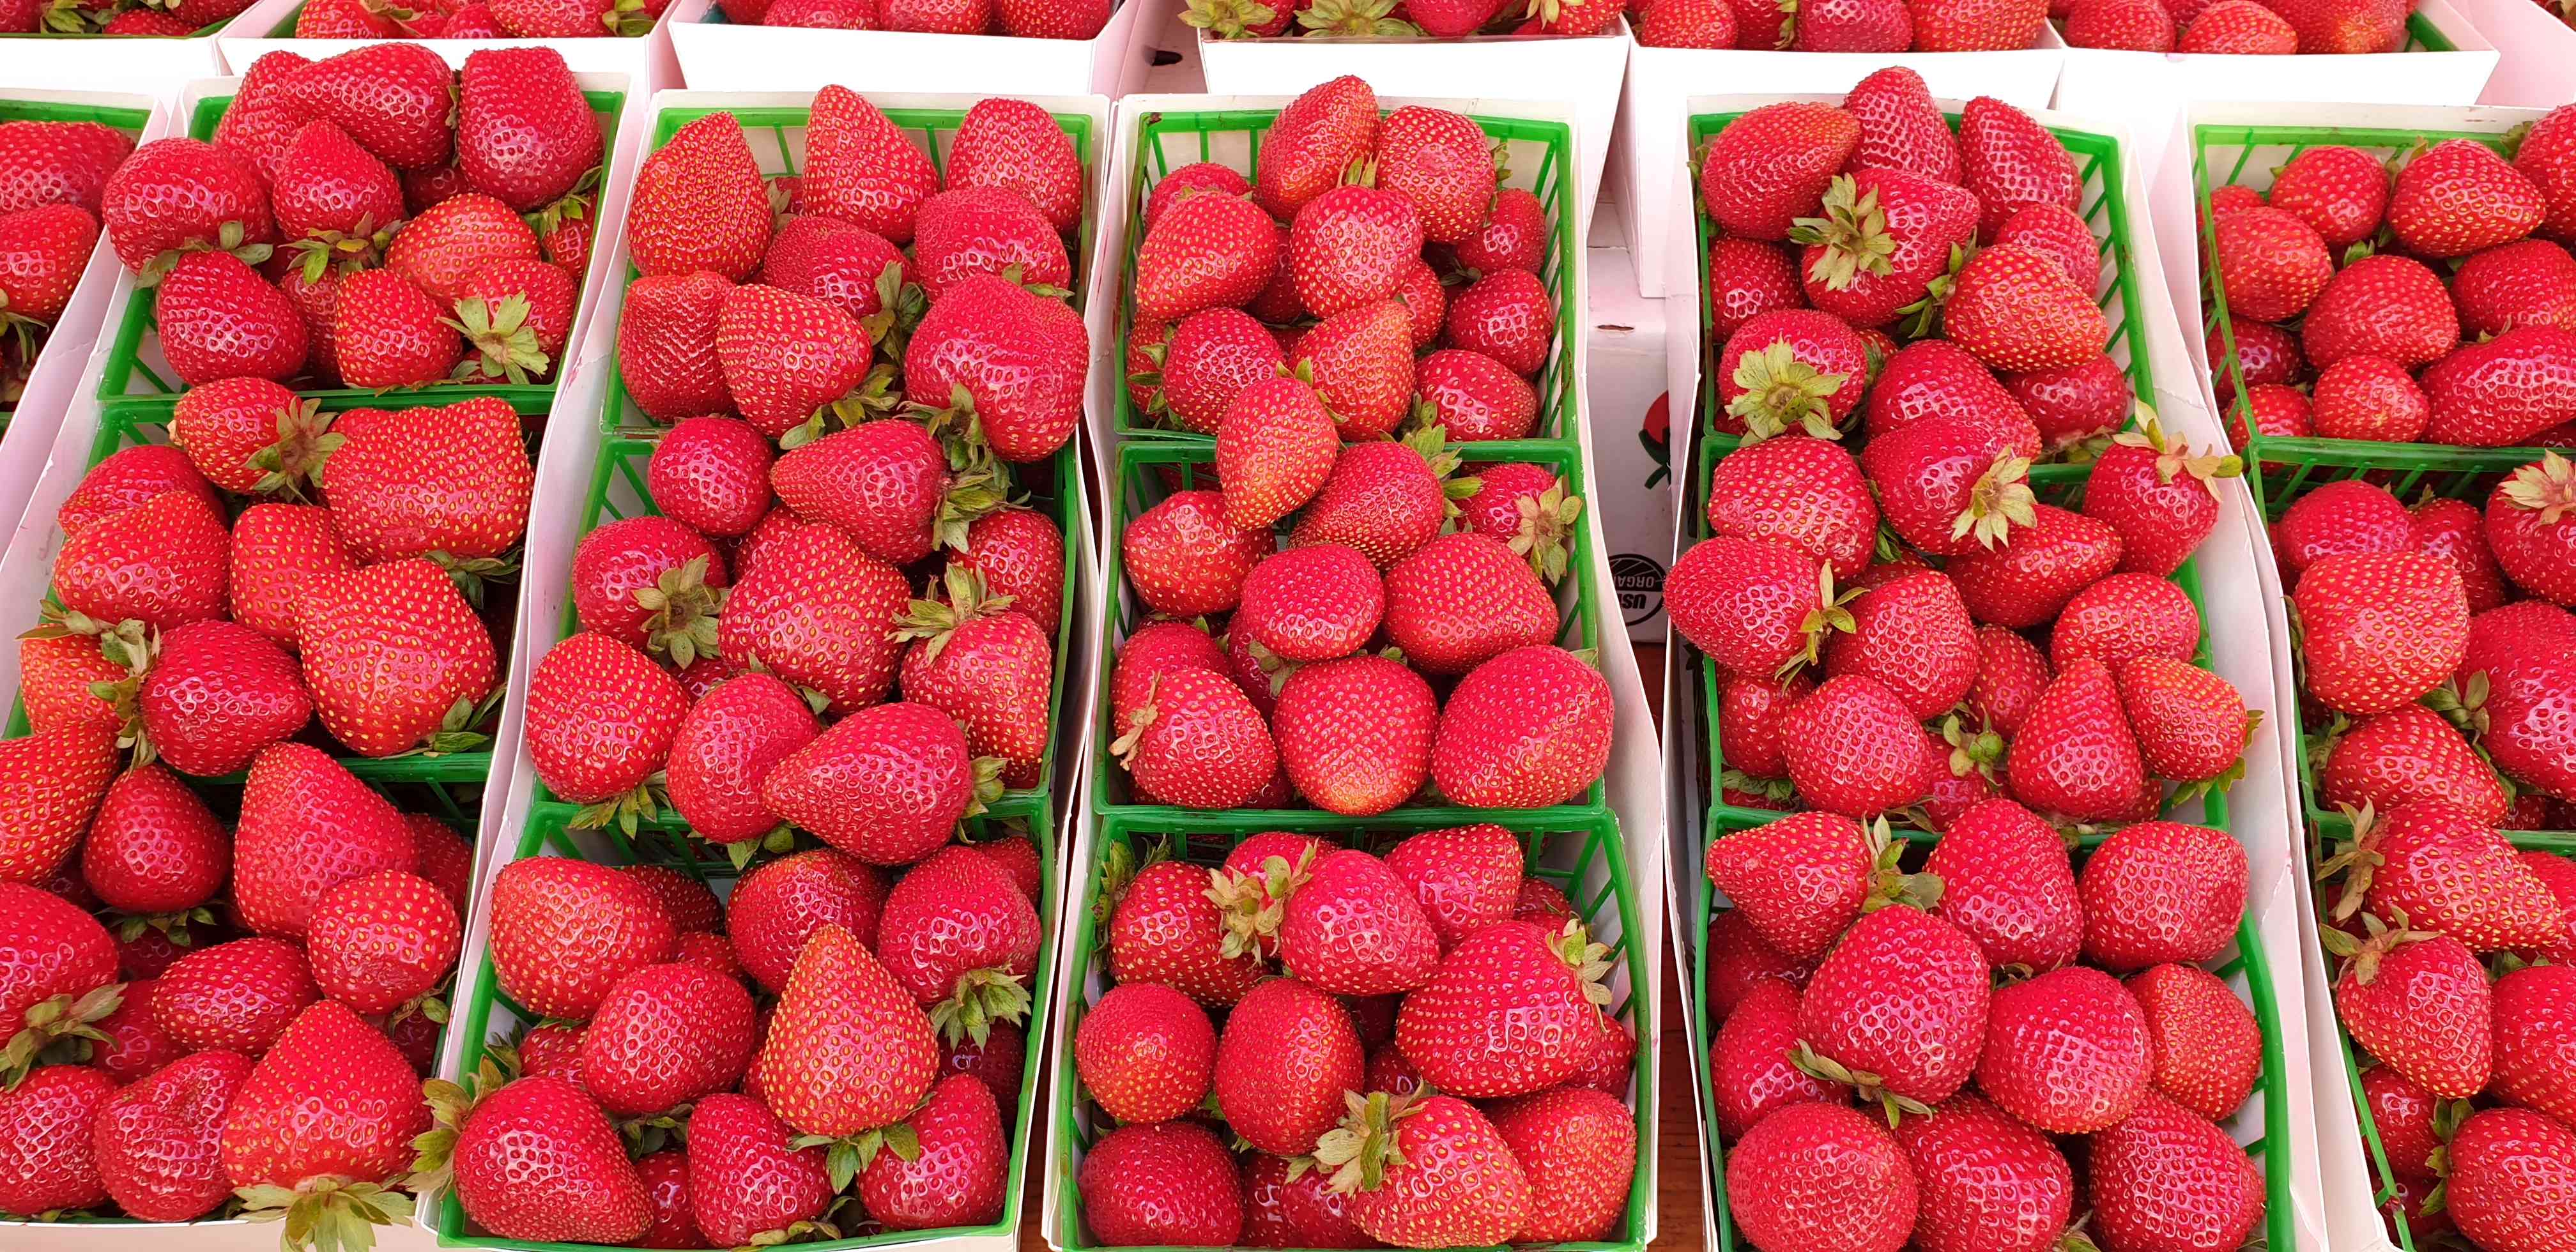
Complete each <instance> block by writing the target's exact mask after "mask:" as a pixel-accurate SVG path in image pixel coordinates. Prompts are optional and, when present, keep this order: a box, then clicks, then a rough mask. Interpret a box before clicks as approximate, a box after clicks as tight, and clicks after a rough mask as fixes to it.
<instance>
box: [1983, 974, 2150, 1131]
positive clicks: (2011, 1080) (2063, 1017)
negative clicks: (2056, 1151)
mask: <svg viewBox="0 0 2576 1252" xmlns="http://www.w3.org/2000/svg"><path fill="white" fill-rule="evenodd" d="M2151 1053H2152V1049H2151V1045H2150V1043H2149V1039H2148V1029H2147V1018H2146V1013H2145V1012H2144V1011H2143V1010H2141V1009H2140V1008H2139V1007H2138V1002H2137V1000H2136V999H2135V998H2134V997H2132V996H2131V995H2130V994H2129V992H2128V989H2127V988H2125V987H2122V986H2121V985H2120V983H2119V980H2117V979H2115V978H2113V977H2111V976H2110V975H2108V974H2105V973H2103V972H2101V971H2100V970H2094V969H2084V968H2080V967H2078V968H2071V969H2058V970H2051V971H2049V972H2047V973H2045V974H2041V975H2040V976H2038V977H2037V978H2033V979H2031V980H2030V981H2028V982H2022V983H2015V984H2013V985H2011V986H2008V987H2005V988H2003V989H2002V990H2000V991H1997V992H1995V994H1994V1001H1993V1005H1992V1007H1991V1009H1990V1010H1989V1012H1988V1015H1987V1019H1986V1040H1985V1047H1984V1048H1983V1049H1982V1050H1981V1051H1979V1053H1978V1056H1977V1085H1978V1086H1979V1087H1981V1088H1983V1089H1984V1090H1985V1093H1986V1094H1987V1096H1989V1097H1990V1098H1992V1099H1993V1100H1994V1101H1995V1103H1996V1104H1998V1105H2000V1106H2002V1107H2003V1109H2004V1110H2005V1111H2006V1112H2009V1113H2011V1114H2012V1115H2013V1116H2015V1117H2018V1118H2020V1119H2021V1120H2022V1121H2023V1122H2024V1123H2027V1124H2028V1125H2030V1126H2033V1127H2035V1128H2037V1129H2040V1130H2045V1131H2049V1132H2050V1133H2053V1134H2090V1133H2093V1132H2095V1131H2099V1130H2103V1129H2105V1128H2107V1127H2109V1126H2111V1125H2112V1124H2114V1123H2116V1122H2119V1121H2120V1120H2122V1119H2123V1118H2126V1117H2127V1116H2128V1115H2129V1113H2130V1112H2131V1110H2133V1109H2135V1108H2136V1107H2137V1106H2138V1102H2139V1101H2140V1099H2142V1098H2143V1097H2144V1096H2145V1095H2146V1094H2147V1090H2148V1079H2149V1077H2150V1076H2151V1073H2152V1070H2153V1057H2152V1054H2151Z"/></svg>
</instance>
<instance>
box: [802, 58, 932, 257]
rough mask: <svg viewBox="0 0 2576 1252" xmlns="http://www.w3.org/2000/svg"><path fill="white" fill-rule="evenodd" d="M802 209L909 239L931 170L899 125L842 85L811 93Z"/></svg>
mask: <svg viewBox="0 0 2576 1252" xmlns="http://www.w3.org/2000/svg"><path fill="white" fill-rule="evenodd" d="M804 178H805V181H804V184H803V194H804V204H805V208H806V211H808V212H812V213H820V214H822V215H824V216H826V217H837V218H840V219H842V220H843V221H848V222H855V223H857V224H859V225H861V226H865V227H867V228H868V229H870V230H873V231H875V232H876V233H878V234H880V235H883V236H885V237H886V238H887V239H889V240H891V241H893V242H895V243H898V244H905V243H910V242H912V234H913V222H914V218H915V215H916V214H917V213H918V212H919V210H920V206H921V203H922V201H924V200H927V199H929V198H930V196H931V195H932V194H933V193H934V192H936V191H938V189H939V173H938V171H937V170H936V169H934V168H932V166H931V164H930V159H929V158H928V157H926V156H923V155H922V153H921V150H920V149H918V148H915V147H913V146H912V142H911V141H910V140H909V139H907V138H906V137H905V135H904V133H903V131H902V129H901V128H899V127H897V126H896V125H895V124H894V123H893V122H892V121H891V120H889V119H888V118H887V117H886V115H885V114H884V113H882V112H879V111H878V110H877V107H876V106H875V105H873V104H870V103H868V102H867V101H866V100H864V99H861V98H860V97H859V96H858V95H856V94H855V93H853V92H851V91H850V90H849V89H848V88H845V87H825V88H824V89H823V90H822V92H821V93H820V94H818V95H816V96H815V97H814V106H813V113H812V117H811V119H810V120H809V121H808V122H807V124H806V132H805V171H804Z"/></svg>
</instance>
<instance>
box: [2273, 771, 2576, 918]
mask: <svg viewBox="0 0 2576 1252" xmlns="http://www.w3.org/2000/svg"><path fill="white" fill-rule="evenodd" d="M2347 869H2348V870H2349V871H2350V872H2349V873H2348V874H2346V875H2345V877H2344V882H2343V886H2344V891H2343V897H2342V899H2341V900H2340V901H2339V902H2338V903H2337V905H2336V907H2335V911H2334V917H2335V920H2336V921H2338V922H2341V921H2343V920H2344V919H2346V918H2349V917H2351V916H2352V915H2353V914H2355V913H2358V912H2360V911H2361V909H2362V907H2363V905H2364V902H2365V900H2366V901H2367V903H2368V906H2369V908H2370V910H2371V911H2372V912H2374V913H2377V914H2379V915H2380V916H2381V917H2383V918H2394V917H2400V916H2402V917H2404V918H2405V919H2406V921H2407V924H2409V925H2412V926H2420V927H2422V928H2424V929H2426V930H2431V931H2437V932H2439V933H2441V934H2444V935H2448V936H2450V937H2451V938H2454V939H2457V940H2459V941H2460V942H2462V943H2465V944H2467V945H2468V946H2469V949H2470V950H2471V951H2475V952H2493V951H2497V950H2499V949H2504V948H2522V947H2538V946H2542V945H2545V944H2547V943H2549V942H2550V941H2551V939H2552V938H2553V936H2554V935H2555V934H2556V933H2557V930H2558V904H2557V901H2556V900H2555V899H2554V898H2553V897H2552V896H2551V895H2550V892H2549V887H2548V884H2546V883H2544V882H2542V881H2541V879H2540V876H2539V875H2537V874H2534V873H2533V872H2532V871H2531V869H2530V867H2529V866H2526V865H2525V864H2523V863H2522V862H2521V861H2520V860H2518V859H2516V857H2515V856H2514V851H2513V845H2512V844H2510V843H2508V842H2506V841H2505V838H2504V836H2503V835H2501V834H2499V833H2497V832H2496V831H2495V829H2494V828H2493V827H2491V826H2488V825H2487V824H2486V823H2485V822H2483V821H2481V820H2480V819H2479V818H2478V817H2477V816H2476V815H2474V814H2471V813H2469V812H2468V811H2466V810H2464V809H2461V808H2459V807H2458V806H2456V805H2453V804H2451V803H2449V802H2447V801H2443V800H2416V801H2410V802H2408V803H2404V804H2400V805H2398V806H2397V807H2395V808H2392V809H2390V810H2388V811H2387V812H2385V813H2374V812H2370V811H2368V810H2364V811H2363V812H2362V813H2359V814H2357V815H2355V816H2354V817H2353V842H2352V843H2351V844H2350V845H2348V846H2347V847H2346V848H2344V849H2343V850H2342V851H2340V852H2339V853H2338V854H2337V855H2336V856H2335V857H2334V858H2333V859H2331V860H2329V861H2327V862H2326V864H2325V865H2324V866H2323V867H2321V869H2320V872H2321V873H2331V872H2337V871H2344V870H2347Z"/></svg>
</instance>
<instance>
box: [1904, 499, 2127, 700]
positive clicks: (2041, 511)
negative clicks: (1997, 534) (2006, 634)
mask: <svg viewBox="0 0 2576 1252" xmlns="http://www.w3.org/2000/svg"><path fill="white" fill-rule="evenodd" d="M2031 518H2032V523H2031V525H2029V526H2027V527H2024V528H2023V529H2021V530H2018V531H2015V532H2014V533H2013V534H2012V536H2011V537H2010V538H2008V539H2006V540H2005V541H2004V542H2003V543H2002V544H2001V545H1999V546H1997V547H1995V548H1993V549H1983V548H1970V549H1969V550H1967V551H1966V552H1963V553H1960V554H1959V555H1957V556H1955V557H1952V558H1951V559H1950V563H1949V564H1948V565H1947V566H1946V567H1944V572H1946V573H1948V574H1949V575H1950V578H1951V581H1952V582H1953V583H1954V584H1955V585H1956V586H1957V587H1958V589H1959V598H1960V599H1961V600H1962V601H1963V602H1964V603H1966V605H1967V606H1968V611H1969V612H1970V613H1971V614H1973V615H1974V616H1975V617H1976V619H1977V620H1978V621H1980V622H1984V623H1988V624H1989V625H1993V626H2003V627H2009V628H2013V629H2016V630H2019V629H2027V628H2030V627H2033V626H2039V625H2042V624H2045V623H2046V622H2048V621H2049V620H2050V619H2052V618H2054V617H2056V616H2057V615H2058V614H2059V613H2060V612H2061V611H2063V610H2064V609H2065V608H2066V606H2067V604H2068V602H2070V601H2072V600H2073V599H2074V598H2075V597H2076V596H2078V595H2080V594H2082V593H2083V592H2084V590H2085V589H2087V588H2089V587H2092V586H2093V585H2094V584H2096V583H2098V582H2100V581H2101V580H2102V579H2104V578H2106V577H2108V576H2109V575H2110V574H2111V572H2112V571H2113V570H2114V569H2116V568H2118V566H2119V564H2120V559H2121V556H2122V553H2123V551H2124V549H2125V548H2126V545H2125V544H2124V543H2123V542H2122V540H2121V535H2120V533H2119V532H2118V531H2117V530H2115V529H2113V528H2112V526H2111V525H2110V524H2108V523H2106V522H2103V521H2100V520H2097V519H2094V518H2090V517H2086V516H2084V515H2082V514H2079V513H2070V512H2068V511H2066V510H2064V509H2061V508H2058V507H2056V506H2055V505H2049V504H2038V505H2033V506H2032V509H2031ZM2006 733H2007V734H2010V733H2013V732H2012V731H2010V730H2007V731H2006Z"/></svg>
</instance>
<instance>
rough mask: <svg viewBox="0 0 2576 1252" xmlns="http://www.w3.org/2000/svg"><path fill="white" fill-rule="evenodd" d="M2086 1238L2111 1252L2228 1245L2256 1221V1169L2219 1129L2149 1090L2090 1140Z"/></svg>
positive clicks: (2260, 1196) (2260, 1199)
mask: <svg viewBox="0 0 2576 1252" xmlns="http://www.w3.org/2000/svg"><path fill="white" fill-rule="evenodd" d="M2088 1164H2089V1165H2090V1166H2091V1176H2090V1182H2091V1184H2092V1185H2091V1191H2092V1195H2093V1230H2094V1237H2095V1238H2097V1239H2099V1240H2101V1241H2102V1246H2103V1247H2105V1248H2108V1249H2116V1250H2117V1252H2139V1250H2142V1249H2147V1248H2188V1249H2198V1250H2202V1252H2214V1250H2215V1249H2220V1248H2232V1247H2235V1246H2237V1245H2238V1244H2240V1243H2242V1242H2244V1240H2245V1237H2246V1236H2247V1235H2248V1234H2250V1233H2251V1232H2252V1231H2253V1229H2254V1228H2255V1227H2256V1226H2257V1225H2260V1224H2261V1222H2262V1220H2263V1207H2264V1203H2265V1195H2264V1187H2263V1171H2262V1170H2261V1169H2259V1168H2257V1167H2256V1166H2255V1164H2254V1162H2253V1161H2252V1160H2251V1159H2249V1158H2248V1157H2247V1156H2246V1155H2245V1151H2244V1149H2242V1148H2239V1147H2237V1146H2236V1142H2235V1141H2234V1140H2232V1139H2229V1138H2228V1137H2227V1132H2226V1131H2223V1130H2221V1129H2219V1128H2218V1127H2217V1126H2214V1125H2212V1124H2210V1123H2209V1122H2207V1121H2204V1120H2202V1119H2201V1118H2200V1117H2198V1116H2196V1115H2194V1114H2193V1113H2192V1112H2191V1111H2190V1110H2189V1109H2186V1108H2183V1107H2182V1106H2181V1105H2178V1104H2175V1103H2174V1102H2173V1101H2171V1100H2168V1099H2166V1098H2165V1097H2163V1096H2162V1095H2159V1094H2156V1093H2154V1092H2149V1093H2148V1094H2147V1096H2146V1098H2145V1099H2143V1100H2140V1101H2139V1102H2138V1107H2137V1111H2135V1112H2133V1113H2131V1114H2129V1116H2128V1117H2127V1118H2126V1119H2125V1120H2123V1121H2121V1122H2120V1123H2119V1124H2118V1125H2116V1126H2112V1127H2110V1128H2108V1129H2105V1130H2103V1131H2101V1132H2100V1133H2098V1134H2096V1135H2094V1136H2093V1138H2092V1153H2091V1158H2090V1160H2089V1162H2088Z"/></svg>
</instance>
